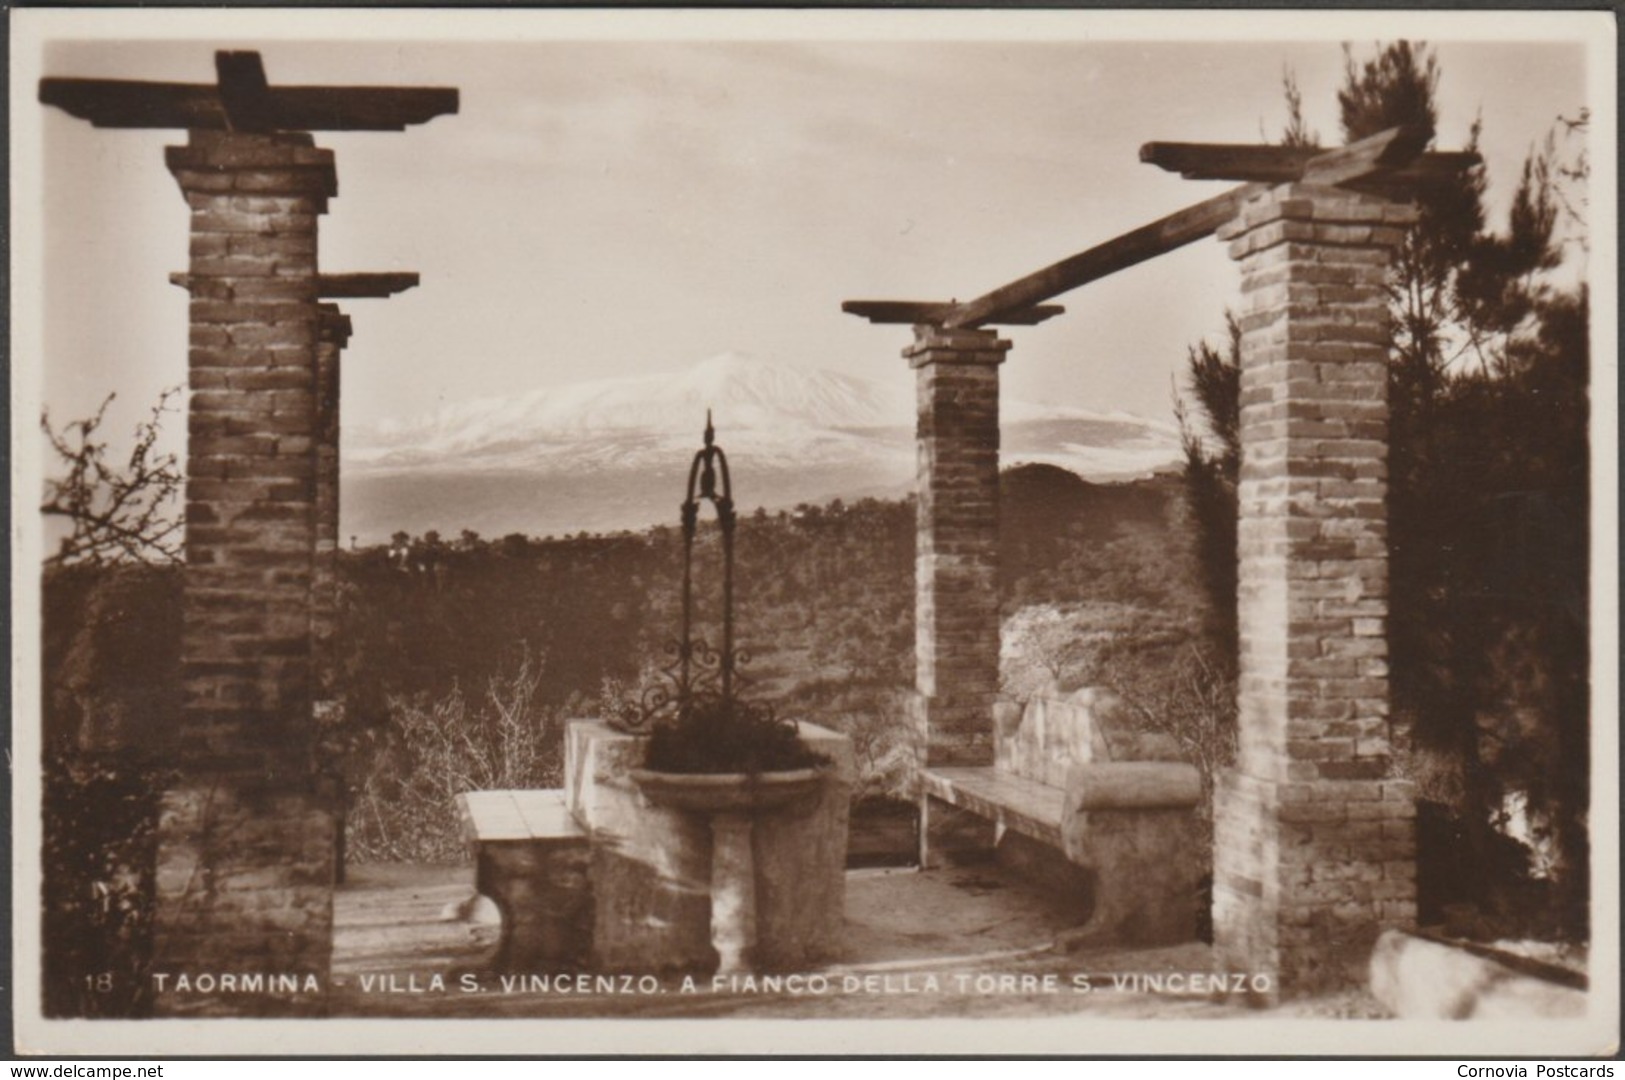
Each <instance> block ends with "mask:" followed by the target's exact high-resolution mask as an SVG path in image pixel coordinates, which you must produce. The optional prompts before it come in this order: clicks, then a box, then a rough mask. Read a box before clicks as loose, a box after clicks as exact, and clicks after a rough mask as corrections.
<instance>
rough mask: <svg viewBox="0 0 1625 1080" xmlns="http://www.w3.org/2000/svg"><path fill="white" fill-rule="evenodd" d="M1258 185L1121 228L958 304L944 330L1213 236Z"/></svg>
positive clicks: (991, 317) (977, 322)
mask: <svg viewBox="0 0 1625 1080" xmlns="http://www.w3.org/2000/svg"><path fill="white" fill-rule="evenodd" d="M1267 190H1268V187H1267V186H1266V185H1264V184H1245V185H1243V186H1242V187H1239V188H1234V189H1232V190H1230V191H1227V192H1225V193H1224V194H1223V195H1217V196H1214V197H1213V198H1211V199H1208V200H1206V201H1204V202H1199V203H1197V204H1196V205H1195V206H1189V207H1186V208H1185V209H1183V210H1181V211H1179V212H1178V213H1177V214H1169V215H1168V216H1167V217H1165V218H1158V219H1157V220H1156V221H1153V222H1152V223H1151V224H1149V225H1142V226H1140V227H1139V228H1138V229H1135V230H1133V231H1132V232H1126V233H1124V234H1123V235H1122V236H1119V237H1117V238H1116V239H1115V240H1108V241H1106V242H1105V243H1104V244H1099V245H1097V246H1095V247H1092V248H1090V249H1089V250H1088V251H1084V252H1081V253H1079V254H1077V255H1073V256H1072V257H1070V258H1067V259H1062V260H1061V261H1060V262H1058V263H1053V264H1051V265H1050V266H1046V267H1044V269H1042V270H1039V271H1037V272H1036V273H1032V274H1028V275H1027V276H1026V277H1024V278H1021V279H1019V280H1017V281H1013V282H1011V283H1010V284H1008V285H1004V286H1001V287H1000V288H997V289H994V290H993V291H992V292H990V293H987V294H985V295H983V296H979V297H977V298H976V299H975V300H971V301H969V302H967V303H964V304H959V305H956V306H955V307H954V309H953V310H952V311H951V312H950V313H949V314H948V315H947V316H946V317H945V318H943V320H942V323H941V325H943V326H945V327H950V328H964V327H972V326H981V325H983V324H985V323H996V322H999V321H1000V320H1001V319H1003V318H1004V317H1005V316H1006V315H1007V314H1008V313H1009V312H1011V311H1020V310H1022V309H1024V308H1030V307H1032V306H1033V305H1035V304H1038V303H1040V302H1042V301H1045V300H1049V299H1051V298H1052V297H1056V296H1059V295H1061V294H1062V293H1064V292H1070V291H1071V290H1073V289H1076V288H1078V287H1079V286H1080V285H1087V284H1089V282H1091V281H1098V280H1100V279H1101V278H1103V277H1107V276H1109V275H1111V274H1115V273H1116V272H1117V271H1119V270H1122V269H1125V268H1127V267H1130V266H1134V265H1135V264H1137V263H1142V262H1145V261H1146V260H1147V259H1154V258H1156V257H1157V256H1158V255H1162V254H1164V253H1166V252H1169V251H1173V250H1174V249H1176V248H1181V247H1184V246H1185V245H1186V244H1189V243H1193V242H1195V241H1197V240H1200V239H1202V238H1203V237H1204V236H1211V235H1213V232H1214V230H1216V229H1217V228H1218V227H1219V226H1220V225H1223V224H1224V223H1225V222H1227V221H1229V220H1230V219H1231V218H1233V217H1235V216H1236V214H1237V213H1238V212H1240V210H1241V204H1242V203H1244V202H1246V201H1247V200H1248V199H1251V198H1253V197H1254V196H1255V195H1260V194H1262V193H1263V192H1265V191H1267Z"/></svg>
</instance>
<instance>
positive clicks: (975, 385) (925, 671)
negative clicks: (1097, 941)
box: [903, 325, 1010, 865]
mask: <svg viewBox="0 0 1625 1080" xmlns="http://www.w3.org/2000/svg"><path fill="white" fill-rule="evenodd" d="M914 336H915V340H914V343H913V344H912V345H911V346H909V347H908V348H907V349H905V350H904V351H903V355H904V357H905V358H906V359H907V360H908V362H909V365H910V366H911V367H913V368H914V373H915V380H916V381H915V385H916V391H917V403H918V421H917V427H916V432H915V439H916V448H917V452H918V455H919V457H918V472H917V479H916V491H917V496H918V500H919V504H918V507H917V513H918V524H917V529H916V540H915V555H914V559H915V575H916V576H915V608H914V634H915V638H914V656H915V689H916V691H917V694H916V700H915V710H916V715H915V723H916V727H917V731H916V735H917V738H918V744H917V745H918V751H917V762H918V764H919V766H920V767H922V768H943V767H947V768H953V767H963V766H988V767H991V766H992V764H993V747H994V741H995V740H994V737H993V705H994V701H995V699H996V698H997V695H998V689H999V562H998V552H999V365H1000V364H1002V363H1003V362H1004V354H1005V353H1006V352H1007V351H1008V350H1009V348H1010V343H1009V342H1008V341H1004V340H1001V339H1000V338H999V337H998V335H997V334H995V333H994V332H993V331H991V330H945V329H942V328H939V327H934V326H925V325H922V326H917V327H915V330H914ZM921 814H922V818H921V828H920V840H921V862H922V865H933V864H935V863H938V862H940V861H944V860H957V859H963V858H974V857H977V856H978V855H981V854H986V853H987V852H989V851H990V850H991V847H992V842H993V839H994V837H993V826H992V824H991V823H989V822H987V821H985V820H983V819H979V818H976V817H974V816H973V815H969V814H964V813H962V812H959V811H956V810H954V809H953V808H952V807H950V806H948V805H947V804H945V803H941V802H938V801H936V800H933V799H930V798H928V797H926V796H924V795H922V796H921Z"/></svg>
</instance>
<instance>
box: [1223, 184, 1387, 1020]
mask: <svg viewBox="0 0 1625 1080" xmlns="http://www.w3.org/2000/svg"><path fill="white" fill-rule="evenodd" d="M1413 219H1414V218H1413V211H1412V210H1411V209H1410V208H1409V207H1406V206H1400V205H1396V204H1393V203H1389V202H1386V201H1383V200H1380V199H1377V198H1373V197H1368V196H1362V195H1358V194H1354V193H1351V192H1347V191H1342V190H1339V189H1333V188H1319V187H1310V186H1305V185H1285V186H1282V187H1279V188H1276V189H1274V190H1273V191H1270V192H1268V193H1267V194H1265V195H1263V196H1261V197H1259V198H1258V199H1256V200H1254V201H1253V202H1251V203H1249V204H1248V205H1247V207H1246V208H1245V209H1244V211H1243V212H1242V215H1241V216H1240V217H1239V218H1238V219H1237V220H1236V221H1234V222H1233V223H1231V224H1230V225H1228V226H1226V227H1225V228H1224V229H1222V230H1220V233H1219V235H1220V237H1221V238H1222V239H1226V240H1229V241H1230V242H1231V243H1230V254H1231V257H1232V258H1234V259H1236V260H1237V261H1238V262H1240V264H1241V270H1242V293H1243V309H1242V318H1241V325H1242V344H1241V364H1242V373H1241V443H1242V468H1241V480H1240V490H1239V502H1240V524H1239V530H1238V533H1239V543H1238V547H1239V558H1240V567H1239V570H1240V575H1239V576H1240V586H1239V596H1238V606H1239V616H1240V628H1241V688H1240V703H1239V704H1240V724H1241V731H1240V744H1239V751H1238V756H1237V760H1236V764H1235V766H1234V768H1233V769H1231V770H1229V771H1228V772H1227V773H1226V774H1225V775H1224V776H1223V777H1221V778H1220V783H1219V785H1218V791H1217V792H1216V795H1215V807H1214V819H1215V822H1214V832H1215V836H1214V889H1213V920H1214V934H1215V944H1216V947H1217V951H1218V959H1219V962H1220V963H1221V964H1222V965H1224V966H1225V968H1226V969H1227V970H1229V971H1235V972H1249V973H1255V974H1259V975H1266V976H1269V977H1270V979H1271V980H1272V982H1273V989H1272V990H1271V992H1270V993H1271V995H1283V994H1284V995H1287V996H1291V995H1294V994H1300V993H1306V992H1313V991H1317V990H1323V989H1331V988H1338V987H1346V986H1350V985H1354V984H1355V983H1358V982H1360V981H1362V980H1363V977H1364V969H1365V965H1366V962H1367V960H1368V958H1369V956H1370V950H1371V946H1372V944H1373V942H1374V941H1375V939H1376V936H1377V934H1378V932H1379V930H1380V929H1381V928H1383V927H1387V926H1402V925H1407V924H1410V923H1413V922H1414V920H1415V917H1416V903H1415V882H1416V866H1415V853H1416V847H1415V838H1414V814H1415V803H1414V793H1413V790H1412V785H1411V784H1410V782H1409V781H1406V780H1403V779H1400V778H1399V777H1397V776H1396V775H1395V773H1394V770H1393V767H1392V760H1391V758H1392V755H1391V747H1390V738H1389V728H1388V725H1389V715H1388V661H1387V640H1386V632H1387V615H1388V599H1387V598H1388V536H1387V521H1386V518H1387V510H1386V494H1387V449H1388V447H1387V430H1388V423H1387V422H1388V405H1387V341H1388V326H1387V320H1388V306H1387V298H1386V295H1385V293H1384V289H1383V285H1384V281H1385V277H1386V274H1387V271H1388V265H1389V261H1390V257H1391V252H1392V249H1393V247H1394V246H1395V245H1397V244H1398V243H1400V241H1401V240H1402V239H1403V237H1404V230H1405V226H1406V225H1408V224H1409V223H1410V222H1411V221H1412V220H1413Z"/></svg>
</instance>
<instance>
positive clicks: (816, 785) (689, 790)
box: [632, 769, 826, 975]
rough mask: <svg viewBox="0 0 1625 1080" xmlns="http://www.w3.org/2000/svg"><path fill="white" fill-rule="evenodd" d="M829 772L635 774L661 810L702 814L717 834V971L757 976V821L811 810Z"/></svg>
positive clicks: (713, 877)
mask: <svg viewBox="0 0 1625 1080" xmlns="http://www.w3.org/2000/svg"><path fill="white" fill-rule="evenodd" d="M825 779H826V777H825V771H824V770H820V769H794V770H786V771H783V772H766V773H710V774H706V773H667V772H656V771H653V770H649V769H634V770H633V771H632V781H633V783H635V784H637V786H638V789H639V790H640V791H642V792H643V795H644V797H645V798H647V799H648V800H649V801H650V802H652V803H654V804H655V805H656V806H661V807H665V808H667V809H670V810H676V811H679V812H683V813H688V814H696V815H701V816H703V817H705V818H706V819H707V821H708V822H709V825H710V829H711V881H710V892H711V945H712V947H713V948H715V949H716V951H717V956H718V957H719V960H720V962H719V964H718V967H717V973H718V974H720V975H733V974H739V973H744V972H749V971H752V970H754V967H755V962H756V939H757V920H756V858H755V854H754V850H753V845H752V842H751V838H752V834H753V832H754V831H755V824H756V821H757V820H758V819H760V818H763V817H766V816H769V815H773V814H778V813H787V812H789V811H791V810H792V809H794V808H795V807H796V805H797V804H802V805H810V804H811V802H812V800H813V799H814V797H815V796H816V795H817V794H818V793H819V790H820V789H821V788H822V787H823V785H824V783H825Z"/></svg>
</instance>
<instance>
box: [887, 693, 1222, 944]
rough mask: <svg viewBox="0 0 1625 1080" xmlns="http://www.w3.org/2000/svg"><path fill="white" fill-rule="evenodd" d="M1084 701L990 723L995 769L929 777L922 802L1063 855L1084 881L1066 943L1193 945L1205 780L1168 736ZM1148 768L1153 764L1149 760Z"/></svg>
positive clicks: (1085, 696) (1094, 700) (1047, 704)
mask: <svg viewBox="0 0 1625 1080" xmlns="http://www.w3.org/2000/svg"><path fill="white" fill-rule="evenodd" d="M1108 704H1109V703H1108V702H1105V701H1102V700H1101V699H1100V698H1098V697H1097V696H1096V695H1094V694H1092V693H1090V692H1084V693H1082V694H1078V695H1074V696H1073V697H1072V698H1069V699H1058V698H1053V697H1051V698H1038V699H1035V700H1034V701H1032V702H1029V703H1028V705H1027V706H1026V707H1025V708H1021V707H1019V706H1015V705H1010V704H1005V705H1001V706H1000V709H999V711H998V714H997V717H996V719H997V722H998V727H997V735H998V739H997V742H996V744H995V745H996V747H997V751H998V752H997V755H996V758H995V762H996V763H995V764H994V765H993V766H991V767H959V768H926V769H922V770H920V771H919V772H918V773H917V776H918V778H919V784H920V790H921V795H922V796H923V797H927V798H929V799H935V800H939V801H940V802H943V803H946V804H948V805H950V806H953V807H957V808H958V809H959V810H962V811H966V812H968V813H971V814H974V815H975V816H976V817H978V818H981V819H983V820H986V821H990V822H993V823H994V825H995V833H996V836H999V837H1002V835H1003V834H1004V833H1005V832H1006V831H1009V832H1014V833H1017V834H1019V835H1021V836H1025V837H1028V838H1030V839H1032V840H1035V841H1037V842H1038V843H1040V844H1042V845H1044V846H1045V847H1047V848H1050V849H1053V850H1054V851H1057V852H1060V853H1062V854H1064V855H1065V857H1066V859H1067V861H1068V862H1069V863H1071V864H1072V865H1073V866H1076V867H1079V868H1081V869H1082V870H1083V871H1084V872H1085V875H1086V876H1087V878H1088V879H1089V882H1090V886H1091V891H1092V893H1093V907H1092V910H1091V914H1090V916H1089V920H1088V922H1087V923H1086V924H1085V925H1084V926H1083V927H1081V928H1079V929H1077V930H1075V931H1072V932H1070V933H1069V934H1068V935H1066V939H1065V943H1066V944H1068V945H1074V946H1081V945H1083V944H1088V943H1097V942H1098V943H1106V942H1111V943H1115V944H1136V945H1156V944H1167V943H1174V942H1180V941H1188V940H1190V939H1191V938H1192V937H1194V936H1195V930H1196V924H1195V917H1196V907H1195V889H1196V884H1197V881H1198V880H1199V879H1200V876H1201V872H1202V867H1201V866H1200V865H1199V864H1198V859H1199V857H1200V852H1201V843H1200V837H1199V835H1198V833H1197V830H1198V828H1199V827H1200V825H1201V821H1200V818H1199V817H1198V815H1197V813H1196V809H1197V806H1198V804H1199V803H1200V801H1201V798H1202V785H1201V774H1200V773H1199V772H1198V771H1197V770H1196V768H1195V767H1194V766H1192V765H1190V764H1188V763H1186V762H1183V761H1180V760H1177V758H1178V748H1177V746H1175V744H1174V743H1173V741H1172V740H1171V739H1169V738H1167V737H1165V736H1158V735H1148V734H1145V733H1141V732H1134V731H1128V730H1124V726H1123V725H1122V724H1121V722H1120V721H1115V720H1114V719H1113V718H1112V717H1111V715H1110V713H1109V710H1108V708H1107V706H1108ZM1146 759H1149V760H1146Z"/></svg>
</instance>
